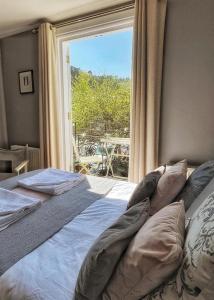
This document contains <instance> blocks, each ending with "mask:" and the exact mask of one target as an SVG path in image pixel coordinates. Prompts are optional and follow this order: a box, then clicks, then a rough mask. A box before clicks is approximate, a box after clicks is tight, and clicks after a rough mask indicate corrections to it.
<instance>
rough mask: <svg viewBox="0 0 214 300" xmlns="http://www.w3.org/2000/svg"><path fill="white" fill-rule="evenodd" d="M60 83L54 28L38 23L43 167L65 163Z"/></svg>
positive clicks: (58, 166) (59, 166)
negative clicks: (63, 161)
mask: <svg viewBox="0 0 214 300" xmlns="http://www.w3.org/2000/svg"><path fill="white" fill-rule="evenodd" d="M58 99H59V98H58V86H57V46H56V34H55V28H54V27H52V26H51V24H49V23H44V24H41V25H40V27H39V106H40V149H41V167H45V168H46V167H54V168H61V167H62V159H61V156H62V155H61V146H62V144H61V140H60V133H59V129H60V126H59V115H58V113H57V107H58Z"/></svg>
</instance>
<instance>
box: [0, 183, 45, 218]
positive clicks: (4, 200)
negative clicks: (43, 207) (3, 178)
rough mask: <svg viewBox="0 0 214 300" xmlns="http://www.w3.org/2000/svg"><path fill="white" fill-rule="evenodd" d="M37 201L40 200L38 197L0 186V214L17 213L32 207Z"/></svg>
mask: <svg viewBox="0 0 214 300" xmlns="http://www.w3.org/2000/svg"><path fill="white" fill-rule="evenodd" d="M39 203H40V200H38V199H34V198H30V197H26V196H24V195H20V194H17V193H15V192H13V191H9V190H5V189H2V188H0V216H5V215H10V214H13V213H17V212H19V211H22V210H26V209H29V208H32V207H34V206H36V205H37V204H39Z"/></svg>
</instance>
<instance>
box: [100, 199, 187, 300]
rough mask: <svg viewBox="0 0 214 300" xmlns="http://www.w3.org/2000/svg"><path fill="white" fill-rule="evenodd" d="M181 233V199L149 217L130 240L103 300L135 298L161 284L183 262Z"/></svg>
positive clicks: (182, 217)
mask: <svg viewBox="0 0 214 300" xmlns="http://www.w3.org/2000/svg"><path fill="white" fill-rule="evenodd" d="M184 233H185V210H184V204H183V201H180V202H175V203H172V204H170V205H168V206H166V207H164V208H163V209H161V210H160V211H159V212H158V213H157V214H155V215H154V216H152V217H151V218H150V219H149V220H148V221H147V222H146V223H145V224H144V225H143V226H142V227H141V229H140V230H139V231H138V233H137V234H136V236H135V237H134V239H133V240H132V242H131V243H130V245H129V247H128V249H127V251H126V253H125V254H124V256H123V257H122V259H121V260H120V262H119V264H118V266H117V269H116V271H115V274H114V276H113V277H112V279H111V281H110V283H109V284H108V286H107V288H106V290H105V292H104V294H103V298H102V299H103V300H107V299H108V300H110V299H111V300H120V299H121V300H122V299H123V300H136V299H140V298H141V297H143V296H145V295H146V294H148V293H150V292H151V291H152V290H153V289H154V288H156V287H157V286H159V285H160V284H162V283H163V282H164V281H165V280H166V279H168V278H169V276H170V275H171V274H172V273H173V272H174V271H175V270H176V269H177V268H178V267H179V265H180V263H181V261H182V256H183V250H182V247H183V243H184Z"/></svg>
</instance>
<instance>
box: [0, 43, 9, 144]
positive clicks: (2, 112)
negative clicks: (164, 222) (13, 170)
mask: <svg viewBox="0 0 214 300" xmlns="http://www.w3.org/2000/svg"><path fill="white" fill-rule="evenodd" d="M7 146H8V139H7V121H6V109H5V95H4V84H3V71H2V56H1V48H0V148H7Z"/></svg>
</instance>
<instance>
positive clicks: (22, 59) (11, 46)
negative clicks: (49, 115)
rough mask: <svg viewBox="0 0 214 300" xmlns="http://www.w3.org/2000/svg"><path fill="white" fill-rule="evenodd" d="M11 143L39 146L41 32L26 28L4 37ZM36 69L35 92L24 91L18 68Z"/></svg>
mask: <svg viewBox="0 0 214 300" xmlns="http://www.w3.org/2000/svg"><path fill="white" fill-rule="evenodd" d="M1 46H2V62H3V77H4V87H5V98H6V112H7V128H8V139H9V145H12V144H19V145H24V144H29V145H31V146H35V147H38V146H39V99H38V50H37V49H38V46H37V35H36V34H32V32H25V33H22V34H19V35H15V36H11V37H8V38H4V39H2V40H1ZM25 70H33V73H34V89H35V92H34V93H33V94H24V95H23V94H22V95H21V94H20V91H19V80H18V72H20V71H25Z"/></svg>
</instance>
